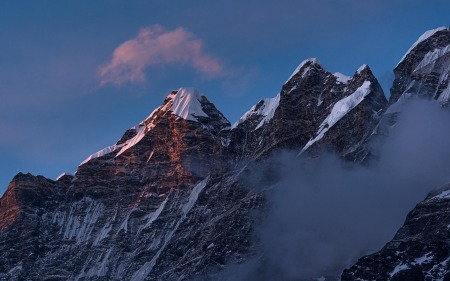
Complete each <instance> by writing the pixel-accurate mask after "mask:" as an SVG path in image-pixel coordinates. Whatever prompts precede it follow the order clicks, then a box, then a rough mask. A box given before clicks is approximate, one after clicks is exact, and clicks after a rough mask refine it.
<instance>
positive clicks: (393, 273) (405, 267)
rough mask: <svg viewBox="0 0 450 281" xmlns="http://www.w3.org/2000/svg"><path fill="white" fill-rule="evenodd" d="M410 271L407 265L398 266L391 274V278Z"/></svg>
mask: <svg viewBox="0 0 450 281" xmlns="http://www.w3.org/2000/svg"><path fill="white" fill-rule="evenodd" d="M406 269H409V266H408V265H407V264H399V265H397V266H396V267H395V268H394V270H393V271H392V272H391V273H390V274H389V276H391V277H392V276H394V275H395V274H397V273H399V272H400V271H403V270H406Z"/></svg>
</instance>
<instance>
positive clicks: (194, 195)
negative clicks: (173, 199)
mask: <svg viewBox="0 0 450 281" xmlns="http://www.w3.org/2000/svg"><path fill="white" fill-rule="evenodd" d="M208 181H209V176H208V177H207V178H206V179H204V180H202V181H201V182H200V183H198V184H197V185H196V186H194V188H193V189H192V191H191V193H190V195H189V200H188V202H186V203H185V204H184V205H183V206H182V208H181V211H182V215H181V218H180V219H179V220H178V221H177V223H176V225H175V227H174V228H173V229H172V231H171V232H169V233H168V234H167V236H166V237H165V241H164V244H163V245H162V246H161V248H159V250H158V252H156V254H155V255H154V256H153V258H152V259H151V260H150V261H148V262H146V263H145V264H143V265H142V266H141V267H140V268H139V269H138V270H137V271H136V272H135V273H134V274H133V276H132V277H131V281H142V280H144V279H145V278H146V277H147V276H148V275H149V274H150V273H151V272H152V270H153V267H154V266H155V264H156V261H157V260H158V258H159V256H160V255H161V253H162V252H163V251H164V250H165V248H166V247H167V245H168V244H169V242H170V240H171V239H172V237H173V235H174V234H175V232H176V231H177V230H178V228H179V227H180V225H181V223H182V222H183V221H184V219H186V217H187V214H188V213H189V211H190V210H191V209H192V207H193V206H194V205H195V203H196V202H197V199H198V196H199V194H200V193H201V192H202V190H203V189H204V188H205V187H206V184H207V183H208Z"/></svg>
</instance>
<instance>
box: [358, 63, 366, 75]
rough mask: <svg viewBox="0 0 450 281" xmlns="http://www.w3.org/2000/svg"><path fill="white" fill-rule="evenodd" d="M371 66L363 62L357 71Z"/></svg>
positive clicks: (359, 71)
mask: <svg viewBox="0 0 450 281" xmlns="http://www.w3.org/2000/svg"><path fill="white" fill-rule="evenodd" d="M368 67H369V66H368V65H367V64H363V65H361V66H360V67H359V68H358V70H357V71H356V73H358V74H359V73H361V72H362V71H363V70H364V69H366V68H368Z"/></svg>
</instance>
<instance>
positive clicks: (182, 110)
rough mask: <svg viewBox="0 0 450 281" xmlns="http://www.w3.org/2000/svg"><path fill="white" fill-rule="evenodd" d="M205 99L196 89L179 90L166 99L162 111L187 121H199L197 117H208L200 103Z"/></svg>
mask: <svg viewBox="0 0 450 281" xmlns="http://www.w3.org/2000/svg"><path fill="white" fill-rule="evenodd" d="M204 98H205V96H204V95H202V94H201V93H200V92H199V91H198V90H197V89H195V88H179V89H178V90H175V91H172V92H171V93H170V94H169V95H168V96H167V97H166V99H165V100H164V104H163V106H162V107H161V110H162V111H166V112H171V113H172V114H174V115H176V116H178V117H181V118H183V119H186V120H191V121H198V119H197V117H208V115H207V114H206V113H205V112H204V111H203V107H202V104H201V103H200V101H201V100H202V99H204Z"/></svg>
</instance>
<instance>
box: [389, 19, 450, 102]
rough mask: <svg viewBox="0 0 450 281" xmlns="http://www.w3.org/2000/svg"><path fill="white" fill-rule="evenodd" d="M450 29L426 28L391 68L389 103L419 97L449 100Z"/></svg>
mask: <svg viewBox="0 0 450 281" xmlns="http://www.w3.org/2000/svg"><path fill="white" fill-rule="evenodd" d="M449 73H450V28H447V27H440V28H437V29H433V30H429V31H427V32H425V33H424V34H423V35H422V36H420V37H419V39H418V40H417V42H415V43H414V44H413V45H412V46H411V48H410V49H409V50H408V52H407V53H406V54H405V56H404V57H403V58H402V59H401V61H400V62H399V64H398V65H397V67H396V68H395V69H394V75H395V80H394V83H393V85H392V88H391V97H390V99H389V103H390V104H393V103H395V102H396V101H398V100H399V99H401V98H402V97H408V96H420V97H426V98H429V99H434V100H437V101H438V102H439V103H441V104H442V105H446V104H447V103H448V102H449V99H450V85H449V82H450V77H449Z"/></svg>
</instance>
